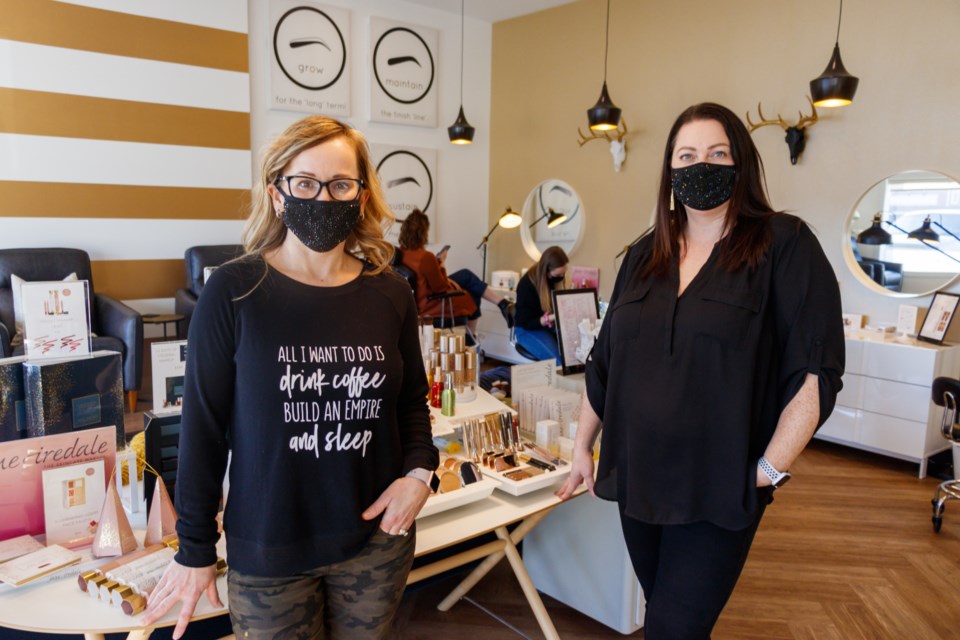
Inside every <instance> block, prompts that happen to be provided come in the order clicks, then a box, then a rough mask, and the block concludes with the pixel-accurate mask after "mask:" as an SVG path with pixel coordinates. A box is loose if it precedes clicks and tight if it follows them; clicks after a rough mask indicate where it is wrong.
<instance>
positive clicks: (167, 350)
mask: <svg viewBox="0 0 960 640" xmlns="http://www.w3.org/2000/svg"><path fill="white" fill-rule="evenodd" d="M150 354H151V359H150V362H151V368H150V370H151V371H152V377H153V410H154V412H155V413H163V412H167V411H178V412H179V411H180V408H181V406H182V405H183V379H184V376H185V375H186V371H187V341H186V340H176V341H173V342H154V343H153V344H152V345H151V346H150Z"/></svg>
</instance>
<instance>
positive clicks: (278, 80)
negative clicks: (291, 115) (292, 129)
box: [270, 0, 350, 116]
mask: <svg viewBox="0 0 960 640" xmlns="http://www.w3.org/2000/svg"><path fill="white" fill-rule="evenodd" d="M270 24H271V26H272V31H271V37H272V42H271V45H272V46H271V50H270V56H271V60H270V107H271V108H273V109H286V110H288V111H303V112H306V113H322V114H325V115H331V116H349V115H350V73H349V68H348V66H347V51H348V50H349V48H350V12H349V11H347V10H346V9H340V8H337V7H328V6H326V5H322V4H316V3H312V2H296V1H291V0H275V1H274V2H273V3H271V6H270Z"/></svg>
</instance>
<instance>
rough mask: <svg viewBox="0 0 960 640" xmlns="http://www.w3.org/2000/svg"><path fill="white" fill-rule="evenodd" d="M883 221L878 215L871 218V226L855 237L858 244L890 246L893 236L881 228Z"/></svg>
mask: <svg viewBox="0 0 960 640" xmlns="http://www.w3.org/2000/svg"><path fill="white" fill-rule="evenodd" d="M882 225H883V219H882V218H881V217H880V214H879V213H878V214H877V215H875V216H873V225H871V227H870V228H869V229H865V230H864V231H863V232H861V233H860V235H858V236H857V243H858V244H892V243H893V236H891V235H890V233H889V232H888V231H887V230H886V229H884V228H883V226H882Z"/></svg>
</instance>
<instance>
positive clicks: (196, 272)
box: [173, 244, 243, 335]
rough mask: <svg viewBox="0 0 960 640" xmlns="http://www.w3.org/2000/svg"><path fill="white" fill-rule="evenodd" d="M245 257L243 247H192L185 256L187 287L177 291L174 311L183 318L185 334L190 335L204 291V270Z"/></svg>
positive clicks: (218, 245) (234, 245)
mask: <svg viewBox="0 0 960 640" xmlns="http://www.w3.org/2000/svg"><path fill="white" fill-rule="evenodd" d="M240 255H243V245H239V244H211V245H199V246H196V247H190V248H189V249H187V250H186V251H185V252H184V254H183V260H184V270H185V271H186V272H187V286H186V287H184V288H182V289H177V291H176V293H175V294H174V301H173V305H174V311H175V312H176V313H178V314H180V315H182V316H183V318H184V320H183V326H184V333H185V334H187V335H189V331H190V318H191V317H192V316H193V310H194V309H195V308H196V306H197V298H199V297H200V292H201V291H203V270H204V269H205V268H207V267H219V266H220V265H221V264H223V263H224V262H229V261H230V260H233V259H234V258H236V257H238V256H240Z"/></svg>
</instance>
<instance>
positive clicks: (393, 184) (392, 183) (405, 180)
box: [387, 176, 420, 189]
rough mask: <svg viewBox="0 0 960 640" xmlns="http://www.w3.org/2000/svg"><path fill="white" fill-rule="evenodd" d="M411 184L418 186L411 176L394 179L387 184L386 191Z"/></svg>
mask: <svg viewBox="0 0 960 640" xmlns="http://www.w3.org/2000/svg"><path fill="white" fill-rule="evenodd" d="M408 182H412V183H413V184H415V185H417V186H418V187H419V186H420V183H419V182H418V181H417V179H416V178H414V177H413V176H405V177H403V178H395V179H393V180H390V181H388V182H387V189H392V188H394V187H399V186H400V185H402V184H406V183H408Z"/></svg>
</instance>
